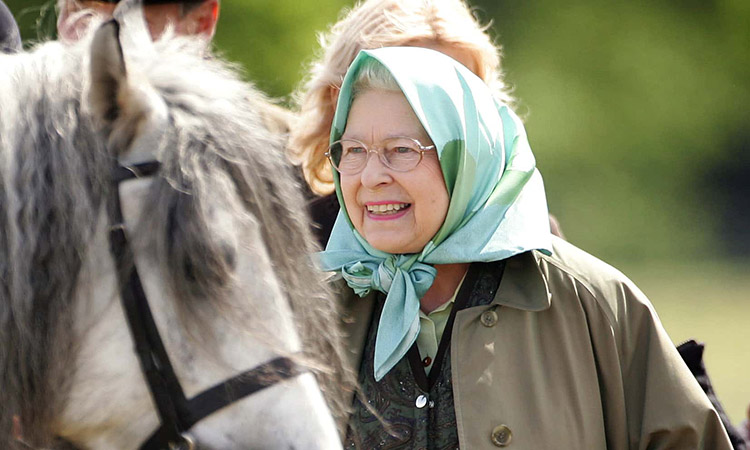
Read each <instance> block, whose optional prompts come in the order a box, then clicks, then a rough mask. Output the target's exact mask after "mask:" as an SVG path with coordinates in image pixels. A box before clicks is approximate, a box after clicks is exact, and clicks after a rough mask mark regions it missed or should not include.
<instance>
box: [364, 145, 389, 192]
mask: <svg viewBox="0 0 750 450" xmlns="http://www.w3.org/2000/svg"><path fill="white" fill-rule="evenodd" d="M360 177H361V180H362V185H363V186H365V187H369V188H373V187H376V186H378V185H381V184H387V183H389V182H391V181H392V178H391V174H390V169H388V168H387V167H386V166H385V165H384V164H383V161H381V160H380V155H379V154H378V153H377V152H374V151H370V152H369V153H368V154H367V162H365V167H364V168H362V172H361V173H360Z"/></svg>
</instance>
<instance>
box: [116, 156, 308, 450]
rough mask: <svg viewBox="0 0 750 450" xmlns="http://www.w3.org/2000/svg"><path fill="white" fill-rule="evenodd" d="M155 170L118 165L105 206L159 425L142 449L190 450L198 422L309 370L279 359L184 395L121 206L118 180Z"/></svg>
mask: <svg viewBox="0 0 750 450" xmlns="http://www.w3.org/2000/svg"><path fill="white" fill-rule="evenodd" d="M159 167H160V164H159V162H157V161H149V162H145V163H141V164H135V165H132V166H127V167H125V166H121V165H119V164H117V165H116V167H115V168H114V173H113V186H112V194H111V195H110V199H109V205H108V208H109V217H110V221H111V228H110V232H109V242H110V252H111V253H112V256H113V258H114V260H115V264H116V266H117V267H116V271H117V278H118V282H119V284H120V300H121V303H122V306H123V309H124V311H125V316H126V318H127V323H128V327H129V328H130V331H131V334H132V337H133V343H134V345H135V352H136V354H137V355H138V360H139V362H140V366H141V371H142V372H143V374H144V376H145V378H146V382H147V383H148V387H149V391H150V392H151V397H152V400H153V402H154V405H155V407H156V410H157V413H158V414H159V419H160V422H161V426H160V427H159V428H158V429H157V430H156V431H155V432H154V433H153V434H152V435H151V436H150V437H149V438H148V439H147V440H146V441H145V442H144V443H143V444H142V445H141V447H140V448H141V450H159V449H170V450H176V449H180V450H184V449H191V448H193V446H194V443H193V442H192V440H191V439H190V438H189V436H188V431H189V430H190V428H192V427H193V425H195V424H196V423H197V422H199V421H200V420H202V419H204V418H205V417H207V416H209V415H211V414H212V413H214V412H216V411H218V410H220V409H222V408H224V407H226V406H228V405H230V404H232V403H234V402H236V401H238V400H240V399H242V398H244V397H247V396H249V395H251V394H253V393H255V392H258V391H260V390H262V389H264V388H267V387H269V386H272V385H274V384H276V383H277V382H279V381H282V380H285V379H289V378H292V377H295V376H297V375H300V374H302V373H305V372H307V371H308V369H306V368H304V367H301V366H299V365H298V364H297V363H295V362H294V361H292V360H291V359H290V358H287V357H278V358H275V359H273V360H271V361H268V362H266V363H265V364H262V365H260V366H258V367H256V368H254V369H251V370H248V371H246V372H243V373H240V374H238V375H236V376H234V377H232V378H230V379H229V380H226V381H224V382H222V383H219V384H217V385H215V386H213V387H211V388H209V389H207V390H206V391H203V392H202V393H200V394H198V395H196V396H195V397H193V398H192V399H188V398H187V397H186V396H185V392H184V391H183V389H182V386H181V385H180V382H179V380H178V379H177V375H175V373H174V369H173V367H172V363H171V362H170V360H169V356H168V355H167V351H166V349H165V348H164V343H163V342H162V339H161V336H160V335H159V330H158V329H157V327H156V323H155V322H154V318H153V315H152V314H151V308H150V307H149V304H148V299H147V298H146V294H145V292H144V290H143V285H142V283H141V279H140V277H139V276H138V270H137V268H136V266H135V260H134V255H133V251H132V248H131V247H130V245H129V243H128V239H127V236H126V233H125V228H126V227H125V222H124V219H123V214H122V209H121V205H120V193H119V185H120V183H121V182H123V181H126V180H130V179H134V178H140V177H150V176H153V175H155V174H156V173H157V172H158V171H159Z"/></svg>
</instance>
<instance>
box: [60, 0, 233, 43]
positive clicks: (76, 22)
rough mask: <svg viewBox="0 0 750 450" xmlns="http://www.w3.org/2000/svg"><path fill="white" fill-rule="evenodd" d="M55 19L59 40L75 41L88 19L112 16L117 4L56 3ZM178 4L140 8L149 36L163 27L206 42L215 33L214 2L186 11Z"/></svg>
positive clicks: (79, 0)
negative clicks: (57, 10)
mask: <svg viewBox="0 0 750 450" xmlns="http://www.w3.org/2000/svg"><path fill="white" fill-rule="evenodd" d="M58 5H59V10H60V12H59V16H58V18H57V31H58V35H59V37H60V38H61V39H62V40H65V41H76V40H78V39H79V38H80V37H81V36H82V35H83V34H84V32H85V30H86V28H87V27H88V24H89V22H90V20H91V18H92V16H97V17H98V18H99V19H100V20H107V19H109V18H111V17H112V12H113V11H114V10H115V7H117V3H109V2H101V1H94V0H58ZM185 8H186V7H185V6H184V5H183V4H181V3H164V4H158V5H144V6H143V15H144V18H145V20H146V23H147V25H148V28H149V31H150V32H151V37H152V38H154V39H156V38H158V37H159V36H161V34H162V33H163V32H164V30H165V29H166V28H167V26H170V25H171V26H172V27H174V30H175V32H176V33H177V34H181V35H197V36H202V37H205V38H206V39H207V40H210V39H211V38H212V37H213V34H214V31H215V30H216V21H217V20H218V17H219V2H218V0H205V1H204V2H202V3H201V4H199V5H196V6H195V7H194V8H188V9H185Z"/></svg>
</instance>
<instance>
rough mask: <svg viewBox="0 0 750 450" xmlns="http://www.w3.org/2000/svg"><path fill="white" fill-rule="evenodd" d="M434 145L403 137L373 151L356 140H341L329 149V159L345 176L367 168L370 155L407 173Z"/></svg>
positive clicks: (394, 168)
mask: <svg viewBox="0 0 750 450" xmlns="http://www.w3.org/2000/svg"><path fill="white" fill-rule="evenodd" d="M434 149H435V146H434V145H430V146H427V147H426V146H424V145H422V144H421V143H420V142H419V141H418V140H416V139H412V138H409V137H404V136H397V137H392V138H388V139H386V140H384V141H383V142H381V144H380V145H379V146H378V147H377V148H375V149H374V150H370V149H369V148H368V147H367V145H365V144H364V143H363V142H360V141H358V140H355V139H341V140H339V141H336V142H334V143H333V144H331V145H329V146H328V151H327V152H326V156H327V157H328V160H329V161H331V165H333V168H334V169H336V170H338V171H339V173H341V174H344V175H355V174H358V173H359V172H361V171H362V169H364V168H365V166H366V165H367V158H368V156H369V155H370V153H377V154H378V157H379V158H380V162H382V163H383V165H384V166H386V167H388V168H389V169H392V170H395V171H396V172H408V171H410V170H412V169H414V168H415V167H417V165H418V164H419V162H420V161H422V157H423V156H424V152H426V151H428V150H434Z"/></svg>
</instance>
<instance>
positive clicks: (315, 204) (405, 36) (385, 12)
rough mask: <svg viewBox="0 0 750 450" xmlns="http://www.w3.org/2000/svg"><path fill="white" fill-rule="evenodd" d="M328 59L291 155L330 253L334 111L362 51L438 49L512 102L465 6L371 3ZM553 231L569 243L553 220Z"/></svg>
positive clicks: (339, 35) (424, 0)
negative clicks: (330, 138) (330, 153)
mask: <svg viewBox="0 0 750 450" xmlns="http://www.w3.org/2000/svg"><path fill="white" fill-rule="evenodd" d="M321 44H322V46H323V50H324V51H323V53H322V54H321V56H320V58H319V59H318V60H317V61H316V62H315V63H314V64H313V65H312V68H311V71H310V75H309V77H308V80H307V81H306V83H305V84H304V87H303V89H302V91H301V92H300V93H298V97H299V100H300V111H299V120H298V121H297V123H296V126H294V127H291V130H290V141H291V142H290V151H291V154H292V158H293V160H295V162H296V163H297V164H299V165H300V167H301V169H302V172H303V175H304V178H305V180H306V181H307V184H308V186H309V189H310V194H312V197H315V196H321V197H317V198H313V200H312V202H311V205H310V212H311V214H312V217H313V221H314V223H315V232H316V234H317V236H318V239H319V241H320V243H321V245H323V246H325V243H326V242H327V241H328V237H329V235H330V233H331V228H332V226H333V221H334V219H335V217H336V212H337V211H338V209H339V204H338V201H337V199H336V196H335V195H333V194H332V193H333V178H331V173H330V170H329V168H328V162H327V161H326V157H325V152H326V150H327V149H328V136H329V135H330V132H331V120H332V119H333V113H334V106H335V105H336V99H337V97H338V93H339V89H340V87H341V81H342V80H343V79H344V74H345V73H346V69H347V68H348V67H349V65H350V64H351V63H352V61H353V60H354V57H355V56H356V55H357V53H358V52H359V51H360V50H362V49H371V48H380V47H393V46H415V47H425V48H431V49H434V50H438V51H440V52H442V53H445V54H446V55H448V56H450V57H452V58H454V59H456V60H457V61H459V62H461V63H462V64H464V65H465V66H466V67H468V68H469V69H470V70H471V71H472V72H474V73H475V74H477V76H479V77H480V78H482V79H483V80H484V81H485V82H486V83H487V84H488V85H490V86H491V88H492V92H493V95H494V96H495V97H496V98H497V99H499V100H501V101H502V102H504V103H506V104H511V103H512V98H511V96H510V94H509V92H508V87H507V86H506V84H505V82H504V81H503V79H502V76H501V75H502V74H501V70H500V49H499V47H497V46H496V45H494V44H493V43H492V40H491V39H490V37H489V35H488V34H487V32H486V27H483V26H482V25H480V24H479V22H477V20H476V19H475V18H474V16H473V15H472V13H471V11H470V9H469V7H468V6H467V5H466V3H464V1H463V0H366V1H363V2H361V3H359V4H358V5H357V6H355V7H354V8H353V9H352V10H351V11H349V13H348V14H346V16H345V17H343V18H342V19H341V20H340V21H339V22H338V23H336V24H335V25H334V26H333V27H332V28H331V31H330V32H329V33H326V34H325V35H323V36H322V37H321ZM550 226H551V227H552V232H553V233H554V234H556V235H558V236H562V232H561V231H560V228H559V225H558V224H557V221H556V220H555V219H554V218H553V217H551V216H550Z"/></svg>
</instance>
